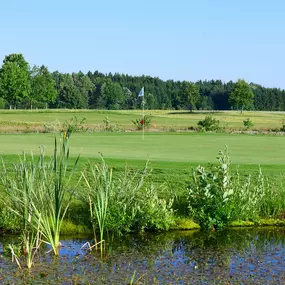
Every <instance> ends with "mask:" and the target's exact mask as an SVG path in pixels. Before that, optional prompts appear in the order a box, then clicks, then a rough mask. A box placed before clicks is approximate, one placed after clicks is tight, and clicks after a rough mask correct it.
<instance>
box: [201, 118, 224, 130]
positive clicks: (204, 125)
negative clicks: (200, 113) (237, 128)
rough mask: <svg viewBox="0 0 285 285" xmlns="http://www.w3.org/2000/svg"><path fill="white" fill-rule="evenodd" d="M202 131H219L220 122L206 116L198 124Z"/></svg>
mask: <svg viewBox="0 0 285 285" xmlns="http://www.w3.org/2000/svg"><path fill="white" fill-rule="evenodd" d="M197 125H198V127H199V130H200V131H219V130H220V121H219V120H217V119H215V118H213V117H212V116H206V117H205V119H204V120H200V121H199V122H198V123H197Z"/></svg>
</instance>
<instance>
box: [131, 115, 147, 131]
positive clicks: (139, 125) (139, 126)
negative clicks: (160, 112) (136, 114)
mask: <svg viewBox="0 0 285 285" xmlns="http://www.w3.org/2000/svg"><path fill="white" fill-rule="evenodd" d="M151 121H152V116H150V115H145V116H144V117H143V118H142V119H135V120H133V121H132V122H133V124H134V125H135V127H136V129H137V130H142V129H143V127H144V128H145V129H147V128H149V127H150V126H151Z"/></svg>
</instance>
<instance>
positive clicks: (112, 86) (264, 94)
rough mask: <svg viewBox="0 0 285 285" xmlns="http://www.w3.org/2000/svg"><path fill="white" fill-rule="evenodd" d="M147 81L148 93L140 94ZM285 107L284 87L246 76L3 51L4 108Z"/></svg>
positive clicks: (0, 102)
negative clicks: (63, 68) (153, 72)
mask: <svg viewBox="0 0 285 285" xmlns="http://www.w3.org/2000/svg"><path fill="white" fill-rule="evenodd" d="M143 86H144V90H145V93H144V98H141V97H138V94H139V92H140V89H141V88H142V87H143ZM142 100H144V104H145V108H146V109H175V110H180V109H185V110H190V111H192V110H195V109H198V110H230V109H241V110H243V109H250V110H268V111H284V110H285V90H281V89H278V88H265V87H263V86H261V85H258V84H255V83H249V84H248V83H247V82H245V81H244V80H238V81H237V82H232V81H229V82H227V83H225V82H222V81H221V80H204V81H201V80H200V81H197V82H190V81H174V80H166V81H164V80H161V79H160V78H158V77H151V76H145V75H143V76H131V75H128V74H119V73H114V74H112V73H109V74H103V73H101V72H99V71H95V72H91V71H89V72H87V73H86V74H84V73H83V72H81V71H79V72H77V73H75V72H74V73H61V72H59V71H55V72H50V71H49V70H48V68H47V67H46V66H44V65H42V66H33V67H30V65H29V64H28V62H27V61H26V60H25V58H24V56H23V55H22V54H10V55H7V56H5V58H4V60H3V64H2V67H1V69H0V108H24V109H25V108H68V109H113V110H119V109H139V108H141V105H142Z"/></svg>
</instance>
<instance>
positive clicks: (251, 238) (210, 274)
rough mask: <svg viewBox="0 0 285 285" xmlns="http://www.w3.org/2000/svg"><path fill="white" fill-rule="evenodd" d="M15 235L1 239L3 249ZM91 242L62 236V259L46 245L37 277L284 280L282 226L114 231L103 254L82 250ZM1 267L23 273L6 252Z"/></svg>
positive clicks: (9, 278)
mask: <svg viewBox="0 0 285 285" xmlns="http://www.w3.org/2000/svg"><path fill="white" fill-rule="evenodd" d="M13 239H15V237H10V238H7V237H3V238H1V239H0V243H1V248H0V250H1V251H3V247H5V244H7V243H8V242H11V241H13ZM86 241H90V239H82V238H80V239H79V238H70V237H67V238H63V239H62V241H61V242H62V244H63V247H62V248H61V250H60V258H57V259H55V258H53V257H52V255H50V254H46V251H48V248H45V249H43V250H42V251H41V253H40V254H39V255H38V260H37V265H36V266H35V267H34V268H33V271H32V276H33V277H32V278H33V279H32V280H33V282H36V281H38V280H39V279H41V280H42V278H44V280H45V282H47V283H48V282H51V283H52V282H60V283H61V284H70V282H75V281H74V280H77V281H78V282H79V283H80V284H88V282H89V283H91V284H127V283H128V282H130V280H131V279H132V276H133V274H134V272H135V276H136V277H135V278H134V279H135V280H136V279H139V281H138V282H137V283H138V284H285V274H284V272H285V230H283V229H282V228H277V229H276V228H275V229H274V228H263V229H231V230H226V231H223V232H211V233H203V232H200V231H183V232H177V231H174V232H168V233H160V234H153V233H144V234H141V235H126V236H123V237H116V236H109V237H108V238H107V242H106V252H105V254H104V256H103V258H101V257H100V254H98V253H96V252H93V253H89V252H88V251H87V250H84V249H82V248H81V247H82V245H83V244H84V243H85V242H86ZM2 254H3V253H2ZM0 268H1V273H0V278H1V282H2V281H3V282H4V281H5V282H6V283H7V282H8V284H9V282H10V283H12V282H16V281H15V280H17V278H20V277H22V276H23V273H17V274H18V275H17V274H16V275H13V274H14V272H17V268H16V265H14V264H11V261H10V259H8V258H6V257H1V259H0ZM43 273H44V274H43ZM25 276H26V277H25V278H30V277H29V276H28V275H25ZM43 276H44V277H43ZM139 282H141V283H139ZM35 284H36V283H35Z"/></svg>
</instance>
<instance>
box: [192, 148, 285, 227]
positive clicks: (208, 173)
mask: <svg viewBox="0 0 285 285" xmlns="http://www.w3.org/2000/svg"><path fill="white" fill-rule="evenodd" d="M218 162H219V163H218V165H216V166H215V165H212V164H209V165H208V166H207V167H202V166H197V167H196V168H195V169H194V170H193V174H192V177H191V178H192V180H191V182H190V185H189V197H188V201H189V210H190V214H191V216H192V218H193V219H194V221H195V222H197V223H198V224H199V225H200V226H201V227H202V228H204V229H219V228H222V227H224V226H225V225H227V224H228V223H229V222H230V221H233V220H253V221H257V220H258V219H259V218H261V217H278V215H281V214H282V212H283V211H284V207H285V204H284V199H285V191H284V190H280V188H279V190H277V188H274V187H273V185H271V184H270V183H269V181H268V179H267V178H265V177H264V176H263V174H262V171H261V169H259V172H258V176H257V177H252V176H251V175H248V176H246V177H243V178H241V177H240V175H239V173H238V172H237V173H236V175H235V176H232V175H231V173H230V159H229V155H228V151H227V148H226V150H225V151H224V152H222V151H220V153H219V157H218Z"/></svg>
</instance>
